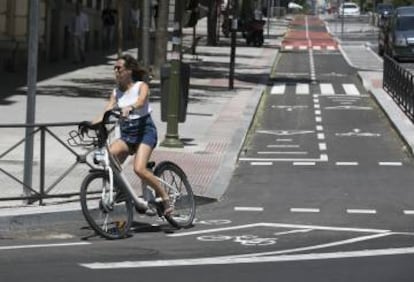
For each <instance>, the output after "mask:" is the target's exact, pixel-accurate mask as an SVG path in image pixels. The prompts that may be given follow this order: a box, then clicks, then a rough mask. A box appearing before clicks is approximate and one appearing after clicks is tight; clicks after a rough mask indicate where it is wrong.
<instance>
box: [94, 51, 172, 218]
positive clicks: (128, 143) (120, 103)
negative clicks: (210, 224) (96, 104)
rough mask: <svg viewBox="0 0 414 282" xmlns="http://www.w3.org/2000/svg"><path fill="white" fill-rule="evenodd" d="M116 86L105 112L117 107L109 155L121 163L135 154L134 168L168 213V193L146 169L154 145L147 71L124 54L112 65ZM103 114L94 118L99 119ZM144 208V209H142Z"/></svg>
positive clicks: (153, 126) (155, 140) (154, 138)
mask: <svg viewBox="0 0 414 282" xmlns="http://www.w3.org/2000/svg"><path fill="white" fill-rule="evenodd" d="M114 72H115V80H116V84H117V87H116V88H114V89H113V90H112V93H111V95H110V98H109V101H108V103H107V105H106V107H105V112H106V111H108V110H111V109H114V108H120V109H121V112H122V117H123V118H122V119H121V121H120V132H121V134H120V135H121V136H120V138H118V139H116V140H115V141H114V142H113V143H112V144H111V146H110V148H109V151H110V153H111V154H112V155H114V156H116V157H117V159H118V160H119V161H120V162H121V163H123V162H124V161H125V160H126V158H127V157H128V155H134V154H135V158H134V172H135V173H136V174H137V175H138V176H139V177H140V178H141V179H142V180H144V181H145V182H147V183H148V184H149V185H150V186H151V187H152V188H153V189H154V190H155V192H156V193H157V195H158V196H159V197H161V198H162V200H163V206H164V214H166V215H168V214H171V213H172V211H173V208H172V207H171V206H170V201H169V196H168V194H167V193H166V191H165V190H164V189H162V187H161V186H160V184H159V183H158V181H157V179H156V178H155V177H154V174H153V173H152V172H151V171H150V170H148V169H147V163H148V161H149V158H150V156H151V153H152V151H153V149H154V148H155V146H156V145H157V128H156V127H155V124H154V122H153V120H152V118H151V112H152V109H151V107H150V105H149V87H148V84H147V83H145V82H144V81H143V77H144V75H145V74H146V72H145V71H144V70H142V69H141V68H140V67H139V64H138V62H137V60H136V59H135V58H134V57H132V56H131V55H127V54H126V55H123V56H121V57H120V58H118V59H117V61H116V62H115V65H114ZM101 120H102V117H101V118H100V119H98V120H95V121H94V123H97V122H100V121H101ZM141 212H144V211H141Z"/></svg>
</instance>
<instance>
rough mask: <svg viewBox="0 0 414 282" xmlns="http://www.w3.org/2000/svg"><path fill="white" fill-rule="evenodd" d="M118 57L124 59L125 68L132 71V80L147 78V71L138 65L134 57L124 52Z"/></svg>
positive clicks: (144, 79)
mask: <svg viewBox="0 0 414 282" xmlns="http://www.w3.org/2000/svg"><path fill="white" fill-rule="evenodd" d="M119 59H120V60H124V62H125V64H124V66H125V68H126V69H129V70H131V71H132V79H133V80H134V81H146V80H147V79H148V72H147V71H146V70H145V69H143V68H142V67H141V66H140V65H139V63H138V61H137V60H136V59H135V58H134V57H132V56H131V55H129V54H124V55H122V56H121V57H120V58H119Z"/></svg>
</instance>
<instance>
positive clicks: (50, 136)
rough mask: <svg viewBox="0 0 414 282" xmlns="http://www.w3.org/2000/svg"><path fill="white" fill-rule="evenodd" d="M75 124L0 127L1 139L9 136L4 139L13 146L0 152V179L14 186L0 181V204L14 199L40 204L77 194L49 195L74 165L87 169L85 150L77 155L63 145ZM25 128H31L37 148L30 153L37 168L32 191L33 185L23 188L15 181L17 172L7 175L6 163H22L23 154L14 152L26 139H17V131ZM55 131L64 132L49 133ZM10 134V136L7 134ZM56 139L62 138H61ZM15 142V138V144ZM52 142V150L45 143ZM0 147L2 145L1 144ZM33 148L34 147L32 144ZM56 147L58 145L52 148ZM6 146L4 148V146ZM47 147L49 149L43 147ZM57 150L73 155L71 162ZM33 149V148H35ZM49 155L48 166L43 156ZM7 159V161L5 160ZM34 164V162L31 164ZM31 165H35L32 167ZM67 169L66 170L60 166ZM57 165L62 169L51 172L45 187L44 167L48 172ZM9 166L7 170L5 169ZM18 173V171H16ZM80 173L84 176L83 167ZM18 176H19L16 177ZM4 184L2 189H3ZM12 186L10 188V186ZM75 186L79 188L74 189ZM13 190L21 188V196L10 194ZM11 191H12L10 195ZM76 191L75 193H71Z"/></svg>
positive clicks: (23, 185) (19, 182) (77, 193)
mask: <svg viewBox="0 0 414 282" xmlns="http://www.w3.org/2000/svg"><path fill="white" fill-rule="evenodd" d="M78 124H79V123H74V122H69V123H48V124H46V123H45V124H33V125H25V124H0V131H1V130H4V131H5V132H6V134H4V133H2V134H1V136H3V138H2V139H3V140H4V139H5V138H4V137H6V135H7V137H9V138H8V139H14V141H15V143H14V144H13V145H11V146H10V147H8V148H6V149H5V150H4V151H3V152H1V150H0V177H3V178H4V177H6V178H8V180H10V182H8V183H14V184H15V185H14V184H7V183H6V184H5V181H4V179H3V180H2V183H3V184H2V188H1V189H2V190H3V192H2V193H0V201H16V200H23V201H27V202H28V203H35V202H37V201H38V202H39V204H40V205H42V204H43V201H44V199H49V198H66V197H73V196H78V195H79V192H78V191H79V189H72V191H73V192H69V193H68V192H66V193H52V191H53V192H55V191H54V190H56V189H55V188H56V187H57V186H58V184H59V183H61V182H62V180H63V179H65V178H66V177H67V176H68V175H69V174H70V173H71V172H72V171H74V169H75V168H76V167H77V166H78V164H80V163H82V164H86V165H87V166H89V167H91V166H90V165H89V164H88V163H87V162H86V157H87V155H88V153H89V152H88V151H87V150H83V152H82V153H81V152H77V151H75V150H74V149H73V148H72V147H70V146H69V145H68V144H67V143H66V139H67V137H68V132H69V131H70V128H69V127H72V129H74V128H75V126H77V125H78ZM26 128H33V131H32V134H31V135H32V136H33V138H36V140H37V142H36V143H38V146H39V149H38V150H34V151H35V153H36V154H37V156H36V163H37V164H38V165H39V168H38V172H39V173H38V175H37V178H38V181H39V182H38V183H39V184H38V188H37V189H36V188H35V187H34V185H27V184H25V183H24V182H23V181H22V180H21V179H19V175H18V174H21V173H16V171H15V172H11V171H10V168H11V167H12V165H10V164H14V165H15V164H16V163H20V162H21V163H22V164H24V162H25V160H24V159H23V158H22V156H23V154H22V153H21V152H16V151H18V150H19V149H20V147H21V146H20V145H22V144H24V143H25V141H26V139H27V138H29V137H30V135H29V136H27V137H24V138H19V136H20V134H19V132H18V131H19V130H21V131H23V130H24V129H26ZM57 128H60V129H62V128H64V130H61V134H57V133H56V132H53V130H52V129H57ZM11 132H13V133H11ZM11 135H12V136H13V138H10V136H11ZM59 135H60V136H64V138H63V139H62V138H61V137H59ZM21 136H24V133H22V134H21ZM16 139H19V140H18V141H17V142H16ZM52 140H53V142H54V145H55V146H54V147H53V146H51V145H47V144H46V142H49V143H50V142H52ZM2 145H4V142H3V144H2ZM36 145H37V144H36ZM56 145H58V146H56ZM6 146H8V145H6ZM47 146H49V147H47ZM60 148H63V150H64V151H67V152H69V155H70V156H73V159H71V158H65V157H64V154H63V153H62V152H61V151H59V150H60ZM36 149H37V148H36ZM48 153H49V154H52V155H53V156H54V160H53V161H51V162H50V163H47V156H48ZM7 157H8V159H6V158H7ZM33 163H35V161H34V162H33ZM33 165H35V164H33ZM65 165H66V166H67V167H66V168H65V167H64V166H65ZM57 166H59V168H61V167H62V166H63V171H59V172H58V173H57V174H56V173H53V176H54V180H53V181H51V183H49V184H48V185H47V184H46V179H47V167H48V168H50V170H53V169H56V167H57ZM8 167H9V169H8ZM18 171H19V172H21V169H19V170H18ZM82 171H85V173H87V171H88V169H86V170H85V168H83V169H82ZM20 176H21V175H20ZM76 179H81V178H80V177H76ZM4 185H5V186H4ZM10 186H13V187H10ZM77 187H79V186H77ZM14 189H16V191H17V190H18V189H21V191H23V193H22V194H20V195H17V193H16V194H14ZM11 190H13V192H10V191H11ZM75 191H76V192H75Z"/></svg>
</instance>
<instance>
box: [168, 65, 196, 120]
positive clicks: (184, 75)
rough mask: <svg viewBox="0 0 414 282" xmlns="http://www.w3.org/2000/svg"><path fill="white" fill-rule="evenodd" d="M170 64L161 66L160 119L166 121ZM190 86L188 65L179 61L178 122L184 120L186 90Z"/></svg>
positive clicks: (186, 102) (186, 101) (186, 99)
mask: <svg viewBox="0 0 414 282" xmlns="http://www.w3.org/2000/svg"><path fill="white" fill-rule="evenodd" d="M170 79H171V64H169V63H167V64H164V65H163V66H162V67H161V121H164V122H166V121H167V117H168V100H169V96H170V93H171V90H170ZM189 86H190V65H189V64H187V63H181V68H180V91H179V96H178V100H179V101H178V122H185V118H186V114H187V104H188V92H189Z"/></svg>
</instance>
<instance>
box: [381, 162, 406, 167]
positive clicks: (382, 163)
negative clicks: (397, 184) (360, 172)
mask: <svg viewBox="0 0 414 282" xmlns="http://www.w3.org/2000/svg"><path fill="white" fill-rule="evenodd" d="M379 165H381V166H402V162H379Z"/></svg>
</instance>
